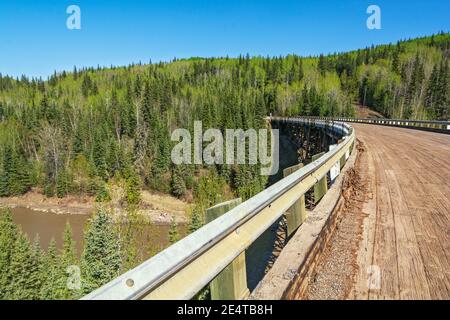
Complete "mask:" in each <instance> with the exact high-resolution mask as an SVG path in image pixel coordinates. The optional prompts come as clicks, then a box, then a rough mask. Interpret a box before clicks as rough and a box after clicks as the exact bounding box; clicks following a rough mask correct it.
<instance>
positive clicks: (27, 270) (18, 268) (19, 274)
mask: <svg viewBox="0 0 450 320" xmlns="http://www.w3.org/2000/svg"><path fill="white" fill-rule="evenodd" d="M35 267H36V265H35V263H34V261H33V252H32V249H31V246H30V242H29V241H28V239H27V237H26V236H25V235H24V234H23V233H22V232H19V233H18V236H17V238H16V241H15V242H14V249H13V254H12V257H11V264H10V269H9V278H10V280H11V296H10V297H9V298H11V299H14V300H30V299H35V298H36V294H37V292H36V288H35V286H36V283H35V281H34V280H35V279H34V277H33V273H35V272H36V269H35Z"/></svg>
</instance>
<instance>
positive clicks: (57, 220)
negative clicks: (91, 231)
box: [11, 207, 186, 255]
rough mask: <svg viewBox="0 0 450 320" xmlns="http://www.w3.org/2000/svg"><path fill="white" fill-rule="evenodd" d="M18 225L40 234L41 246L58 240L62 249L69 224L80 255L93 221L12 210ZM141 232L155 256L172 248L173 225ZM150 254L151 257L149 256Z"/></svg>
mask: <svg viewBox="0 0 450 320" xmlns="http://www.w3.org/2000/svg"><path fill="white" fill-rule="evenodd" d="M11 211H12V215H13V220H14V222H15V223H16V224H17V225H19V226H20V227H21V229H22V231H23V232H24V233H25V234H26V235H27V236H28V238H29V239H30V240H33V239H34V238H35V236H36V235H39V239H40V243H41V247H42V248H43V249H45V250H46V249H47V247H48V245H49V243H50V241H51V239H52V238H54V239H55V241H56V245H57V247H58V248H61V247H62V243H63V233H64V228H65V226H66V223H69V224H70V226H71V228H72V234H73V238H74V240H75V242H76V248H77V251H78V253H79V254H80V253H81V252H82V250H83V235H84V229H85V227H86V223H87V222H88V219H89V218H90V215H88V214H56V213H48V212H41V211H36V210H32V209H28V208H20V207H17V208H13V209H11ZM142 229H143V230H142V232H140V236H139V238H140V239H138V240H139V241H141V240H142V241H144V240H145V242H146V243H147V244H148V247H149V248H151V253H156V252H158V251H161V250H162V249H164V248H166V247H167V246H168V245H169V239H168V234H169V229H170V226H169V225H156V224H151V225H145V226H144V227H143V228H142ZM179 232H180V234H184V233H185V232H186V227H185V226H180V227H179ZM147 255H151V254H150V253H148V254H147Z"/></svg>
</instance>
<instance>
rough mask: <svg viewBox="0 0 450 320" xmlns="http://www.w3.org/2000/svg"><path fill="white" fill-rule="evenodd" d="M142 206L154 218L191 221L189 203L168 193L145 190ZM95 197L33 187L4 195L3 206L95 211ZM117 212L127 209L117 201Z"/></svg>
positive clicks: (164, 221)
mask: <svg viewBox="0 0 450 320" xmlns="http://www.w3.org/2000/svg"><path fill="white" fill-rule="evenodd" d="M141 199H142V201H141V207H140V210H139V213H140V214H142V215H144V216H146V217H147V218H148V219H149V220H150V221H151V222H154V223H157V224H169V223H170V222H171V220H172V217H174V218H175V221H176V222H177V223H186V222H187V211H188V208H189V204H188V203H187V202H184V201H182V200H180V199H177V198H175V197H171V196H169V195H165V194H156V193H150V192H148V191H142V194H141ZM95 205H96V204H95V199H94V198H93V197H89V196H66V197H64V198H62V199H60V198H57V197H52V198H47V197H46V196H44V195H43V194H42V193H41V192H39V190H36V189H33V190H32V191H30V192H28V193H26V194H24V195H21V196H16V197H6V198H0V207H9V208H16V207H22V208H28V209H31V210H36V211H42V212H48V213H55V214H91V213H92V212H93V210H95ZM113 207H114V211H115V212H116V214H120V213H121V212H123V210H122V208H121V207H120V206H119V205H118V204H117V205H113Z"/></svg>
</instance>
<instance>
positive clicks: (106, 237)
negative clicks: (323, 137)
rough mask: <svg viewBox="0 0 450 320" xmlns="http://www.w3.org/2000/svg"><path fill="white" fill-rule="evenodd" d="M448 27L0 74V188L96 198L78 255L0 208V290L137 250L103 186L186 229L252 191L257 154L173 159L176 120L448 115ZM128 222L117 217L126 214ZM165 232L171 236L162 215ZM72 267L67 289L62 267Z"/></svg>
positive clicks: (30, 290)
mask: <svg viewBox="0 0 450 320" xmlns="http://www.w3.org/2000/svg"><path fill="white" fill-rule="evenodd" d="M449 55H450V34H448V33H440V34H436V35H433V36H429V37H423V38H418V39H413V40H404V41H399V42H398V43H396V44H389V45H380V46H372V47H369V48H365V49H360V50H356V51H351V52H347V53H336V54H330V55H320V56H315V57H300V56H297V55H288V56H284V57H250V56H249V55H245V56H239V57H238V58H229V57H222V58H191V59H180V60H178V59H174V60H173V61H171V62H160V63H148V64H143V63H138V64H132V65H129V66H126V67H113V66H111V67H97V68H81V69H78V68H76V67H74V69H73V71H71V72H67V71H63V72H55V73H54V74H53V75H52V76H50V77H49V78H48V79H47V80H42V79H35V78H32V79H30V78H27V77H26V76H23V77H22V78H20V79H15V78H12V77H9V76H6V75H1V74H0V196H1V197H12V196H20V195H23V194H25V193H27V192H29V191H31V190H37V192H40V193H42V194H44V195H45V196H46V197H49V198H51V197H58V198H64V197H66V196H68V195H89V196H92V197H94V198H95V201H96V202H97V203H98V209H97V212H96V213H95V214H94V215H93V217H92V219H91V221H90V223H89V225H88V226H87V228H86V233H85V241H84V250H83V252H82V254H81V257H78V256H77V254H76V253H75V250H74V244H73V240H72V238H71V231H70V227H67V229H66V232H65V234H64V246H63V248H62V249H61V250H57V249H56V246H55V245H54V244H50V246H49V248H48V249H47V250H43V249H42V248H40V246H39V239H36V240H35V241H34V242H32V241H30V240H29V239H28V238H27V237H26V236H25V235H24V234H23V232H22V231H20V228H18V227H17V226H16V225H15V224H14V223H13V222H12V218H11V213H10V212H8V210H4V211H2V213H1V214H0V299H74V298H79V297H81V296H82V295H83V294H86V293H88V292H90V291H91V290H93V289H95V288H97V287H99V286H100V285H102V284H103V283H105V282H107V281H109V280H111V279H112V278H114V277H116V276H117V275H119V274H120V273H122V272H124V271H126V270H128V269H129V268H131V267H133V266H135V265H136V264H137V263H139V262H141V260H142V259H141V258H140V257H139V256H138V255H137V254H136V252H135V251H136V248H135V246H133V244H132V243H131V242H132V239H131V237H130V236H129V234H130V230H129V229H130V228H131V227H129V228H127V227H123V226H122V227H120V228H119V227H117V223H114V222H113V219H112V218H111V216H110V215H109V213H108V210H107V209H106V208H107V204H108V202H109V201H110V200H111V190H112V188H113V187H118V188H121V189H122V190H123V197H122V199H121V200H120V204H121V206H122V207H123V208H124V209H125V211H126V212H128V213H129V217H128V218H127V219H128V220H127V221H125V222H123V225H127V223H128V222H129V220H132V219H135V218H136V217H135V216H136V214H135V213H136V211H137V210H138V209H139V207H140V203H141V198H140V197H141V190H151V191H152V192H153V191H154V192H161V193H165V194H171V195H173V196H175V197H179V198H181V199H184V200H186V201H188V202H191V203H192V204H193V206H192V212H189V213H188V214H189V217H190V223H189V228H188V229H189V232H193V231H195V230H196V229H198V228H199V227H200V226H201V225H202V224H203V220H204V217H203V213H204V210H205V209H206V208H208V207H210V206H212V205H214V204H216V203H219V202H221V201H224V200H228V199H229V198H233V197H241V198H243V199H244V200H245V199H248V198H250V197H251V196H253V195H254V194H256V193H258V192H259V191H261V190H262V189H264V187H265V185H266V183H267V177H265V176H262V175H260V165H216V166H201V165H179V166H176V165H173V164H172V162H171V158H170V154H171V149H172V147H173V145H174V142H172V141H171V140H170V135H171V132H172V131H173V130H174V129H176V128H186V129H188V130H190V131H193V124H194V121H195V120H201V121H202V123H203V128H218V129H221V130H224V129H226V128H230V129H233V128H242V129H244V130H246V129H248V128H255V129H259V128H263V127H265V125H266V123H265V120H264V118H265V117H266V116H267V115H269V114H272V115H286V116H295V115H303V116H328V117H335V116H346V117H354V116H356V106H365V107H369V108H371V109H373V110H375V111H377V112H379V113H381V114H382V115H384V116H385V117H388V118H405V119H438V120H448V119H449V111H450V93H449V92H450V90H449V75H450V72H449V62H450V60H449ZM129 226H131V225H129ZM172 227H173V228H172V229H171V233H170V237H171V242H175V241H177V240H178V238H179V235H178V232H177V227H176V224H175V223H172ZM73 265H77V266H78V265H79V267H80V270H81V271H80V272H81V273H80V278H81V288H80V289H75V290H74V289H69V288H68V286H67V283H68V280H69V282H70V281H71V280H70V279H69V276H70V275H71V274H72V273H70V272H69V273H68V272H67V268H68V267H70V266H73Z"/></svg>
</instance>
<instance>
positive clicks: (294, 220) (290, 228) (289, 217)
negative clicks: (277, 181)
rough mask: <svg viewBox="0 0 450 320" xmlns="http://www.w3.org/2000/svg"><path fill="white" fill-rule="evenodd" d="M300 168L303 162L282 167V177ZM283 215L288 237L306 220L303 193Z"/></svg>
mask: <svg viewBox="0 0 450 320" xmlns="http://www.w3.org/2000/svg"><path fill="white" fill-rule="evenodd" d="M300 168H303V163H299V164H296V165H295V166H292V167H289V168H286V169H284V170H283V177H287V176H288V175H290V174H291V173H294V172H295V171H297V170H298V169H300ZM284 215H285V216H286V222H287V235H288V237H289V236H290V235H291V234H293V233H294V231H295V230H297V228H298V227H300V225H301V224H302V223H303V222H304V221H305V220H306V208H305V195H302V196H301V197H300V198H299V199H298V200H297V201H296V202H295V203H294V204H293V205H292V207H290V208H289V209H288V210H287V211H286V212H285V214H284Z"/></svg>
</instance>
